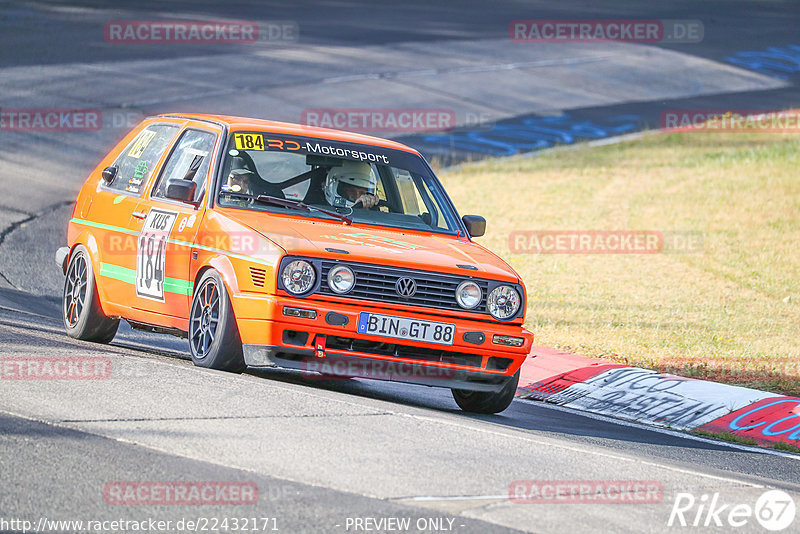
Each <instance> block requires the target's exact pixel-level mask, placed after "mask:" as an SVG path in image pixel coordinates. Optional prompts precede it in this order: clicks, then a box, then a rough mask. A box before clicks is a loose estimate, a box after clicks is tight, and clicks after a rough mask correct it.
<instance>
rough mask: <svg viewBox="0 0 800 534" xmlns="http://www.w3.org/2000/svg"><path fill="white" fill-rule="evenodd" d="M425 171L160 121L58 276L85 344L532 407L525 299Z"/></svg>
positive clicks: (321, 137) (111, 172) (178, 118)
mask: <svg viewBox="0 0 800 534" xmlns="http://www.w3.org/2000/svg"><path fill="white" fill-rule="evenodd" d="M485 226H486V222H485V220H484V219H483V218H482V217H479V216H475V215H465V216H464V217H461V218H459V217H458V214H457V212H456V209H455V206H453V203H452V202H451V201H450V199H449V198H448V196H447V194H446V193H445V191H444V189H443V188H442V186H441V184H440V183H439V181H438V180H437V178H436V177H435V176H434V174H433V171H432V170H431V168H430V167H429V166H428V164H427V163H426V161H425V160H424V158H423V157H422V156H421V155H420V154H419V153H418V152H416V151H415V150H413V149H411V148H409V147H407V146H405V145H402V144H399V143H395V142H392V141H387V140H383V139H377V138H374V137H369V136H365V135H357V134H352V133H346V132H340V131H335V130H327V129H322V128H311V127H305V126H299V125H294V124H286V123H279V122H271V121H264V120H257V119H245V118H237V117H224V116H210V115H160V116H157V117H152V118H148V119H146V120H144V121H143V122H142V123H141V124H140V125H139V126H137V127H136V128H135V129H134V130H133V131H132V132H130V133H129V134H128V135H127V136H126V137H125V138H124V139H123V140H122V141H121V142H120V143H119V144H118V145H117V146H116V147H115V148H114V149H113V150H112V151H111V152H110V153H109V154H108V155H107V156H106V157H105V159H104V160H103V161H102V162H100V165H98V167H97V168H96V169H95V171H94V172H92V174H91V175H90V176H89V178H88V179H87V180H86V183H85V184H84V185H83V188H82V189H81V191H80V193H79V194H78V199H77V201H76V203H75V208H74V210H73V214H72V219H71V220H70V222H69V234H68V244H69V246H68V247H62V248H60V249H59V250H58V251H57V253H56V261H57V263H58V264H59V265H60V266H61V268H62V269H63V271H64V273H65V274H66V281H65V285H64V299H63V316H64V324H65V326H66V329H67V332H68V334H69V335H70V336H72V337H74V338H78V339H83V340H89V341H96V342H101V343H108V342H109V341H111V339H112V338H113V337H114V335H115V334H116V332H117V327H118V325H119V320H120V318H122V319H125V320H126V321H128V322H129V323H130V324H131V325H132V326H133V327H134V328H141V329H145V330H149V331H155V332H163V333H171V334H177V335H182V336H184V337H188V339H189V347H190V350H191V355H192V360H193V361H194V363H195V364H196V365H199V366H202V367H210V368H212V369H221V370H225V371H233V372H241V371H242V370H244V369H245V367H247V366H250V367H276V366H277V367H283V368H292V369H300V370H304V371H306V372H308V373H310V374H311V375H312V376H319V375H326V376H347V377H350V376H360V377H368V378H382V379H390V380H397V381H403V382H410V383H418V384H426V385H431V386H442V387H448V388H451V389H452V391H453V396H454V398H455V400H456V402H457V403H458V405H459V406H460V407H461V408H462V409H464V410H467V411H472V412H480V413H496V412H499V411H502V410H504V409H505V408H506V407H507V406H508V405H509V404H510V402H511V401H512V399H513V398H514V394H515V391H516V387H517V382H518V380H519V368H520V366H521V365H522V362H523V361H524V359H525V357H526V355H527V354H528V352H529V350H530V347H531V342H532V340H533V335H532V334H531V333H530V332H528V331H527V330H525V329H523V327H522V323H523V319H524V315H525V287H524V285H523V283H522V280H520V278H519V276H518V275H517V273H516V272H514V270H513V269H512V268H511V267H510V266H509V265H508V264H506V263H505V262H504V261H502V260H501V259H500V258H498V257H497V256H496V255H494V254H493V253H491V252H489V251H488V250H487V249H485V248H483V247H482V246H480V245H478V244H476V243H475V242H473V241H472V237H477V236H480V235H483V233H484V231H485Z"/></svg>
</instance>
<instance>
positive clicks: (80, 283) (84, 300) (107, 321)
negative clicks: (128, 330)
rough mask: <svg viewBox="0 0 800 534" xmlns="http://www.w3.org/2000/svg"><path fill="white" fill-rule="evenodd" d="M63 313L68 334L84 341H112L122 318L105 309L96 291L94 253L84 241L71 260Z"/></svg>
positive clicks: (65, 283) (62, 306)
mask: <svg viewBox="0 0 800 534" xmlns="http://www.w3.org/2000/svg"><path fill="white" fill-rule="evenodd" d="M61 317H62V319H63V320H64V327H65V328H66V329H67V335H68V336H69V337H72V338H75V339H81V340H83V341H94V342H95V343H110V342H111V340H112V339H114V336H115V335H116V334H117V328H119V319H112V318H110V317H108V316H107V315H106V314H105V313H103V308H102V307H101V306H100V298H99V297H98V295H97V283H96V281H95V277H94V269H93V268H92V257H91V256H90V255H89V251H88V250H86V247H84V246H83V245H78V246H77V247H76V248H75V250H74V251H73V252H72V257H71V258H70V260H69V267H67V278H66V280H64V294H63V298H62V303H61Z"/></svg>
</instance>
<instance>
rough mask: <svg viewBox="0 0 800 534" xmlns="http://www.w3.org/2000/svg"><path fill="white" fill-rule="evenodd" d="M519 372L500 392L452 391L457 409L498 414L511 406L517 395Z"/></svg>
mask: <svg viewBox="0 0 800 534" xmlns="http://www.w3.org/2000/svg"><path fill="white" fill-rule="evenodd" d="M517 384H519V371H517V372H516V373H514V376H512V377H511V378H510V379H509V380H508V382H506V385H505V386H503V389H501V390H500V391H497V392H494V391H468V390H464V389H454V390H453V398H454V399H455V400H456V404H458V406H459V408H461V409H462V410H464V411H465V412H471V413H500V412H502V411H503V410H505V409H506V408H508V405H509V404H511V401H513V400H514V396H515V395H516V393H517Z"/></svg>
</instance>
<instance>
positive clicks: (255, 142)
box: [233, 133, 264, 150]
mask: <svg viewBox="0 0 800 534" xmlns="http://www.w3.org/2000/svg"><path fill="white" fill-rule="evenodd" d="M233 138H234V140H235V141H236V148H237V149H239V150H264V136H263V135H261V134H243V133H237V134H236V135H234V136H233Z"/></svg>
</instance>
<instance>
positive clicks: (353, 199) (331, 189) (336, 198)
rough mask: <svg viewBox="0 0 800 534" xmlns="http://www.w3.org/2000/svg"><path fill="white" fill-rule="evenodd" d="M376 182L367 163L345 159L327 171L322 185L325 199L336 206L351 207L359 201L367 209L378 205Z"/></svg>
mask: <svg viewBox="0 0 800 534" xmlns="http://www.w3.org/2000/svg"><path fill="white" fill-rule="evenodd" d="M377 183H378V181H377V179H376V178H375V176H373V174H372V167H371V166H370V165H369V163H364V162H361V161H349V160H346V161H344V162H343V163H342V165H341V166H340V167H333V168H331V170H329V171H328V176H327V178H326V179H325V184H324V186H323V189H324V191H325V199H326V200H327V201H328V204H330V205H331V206H333V207H336V208H352V207H354V205H355V204H356V203H360V204H361V207H363V208H364V209H369V208H372V207H374V206H377V205H378V195H376V194H375V193H376V190H377Z"/></svg>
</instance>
